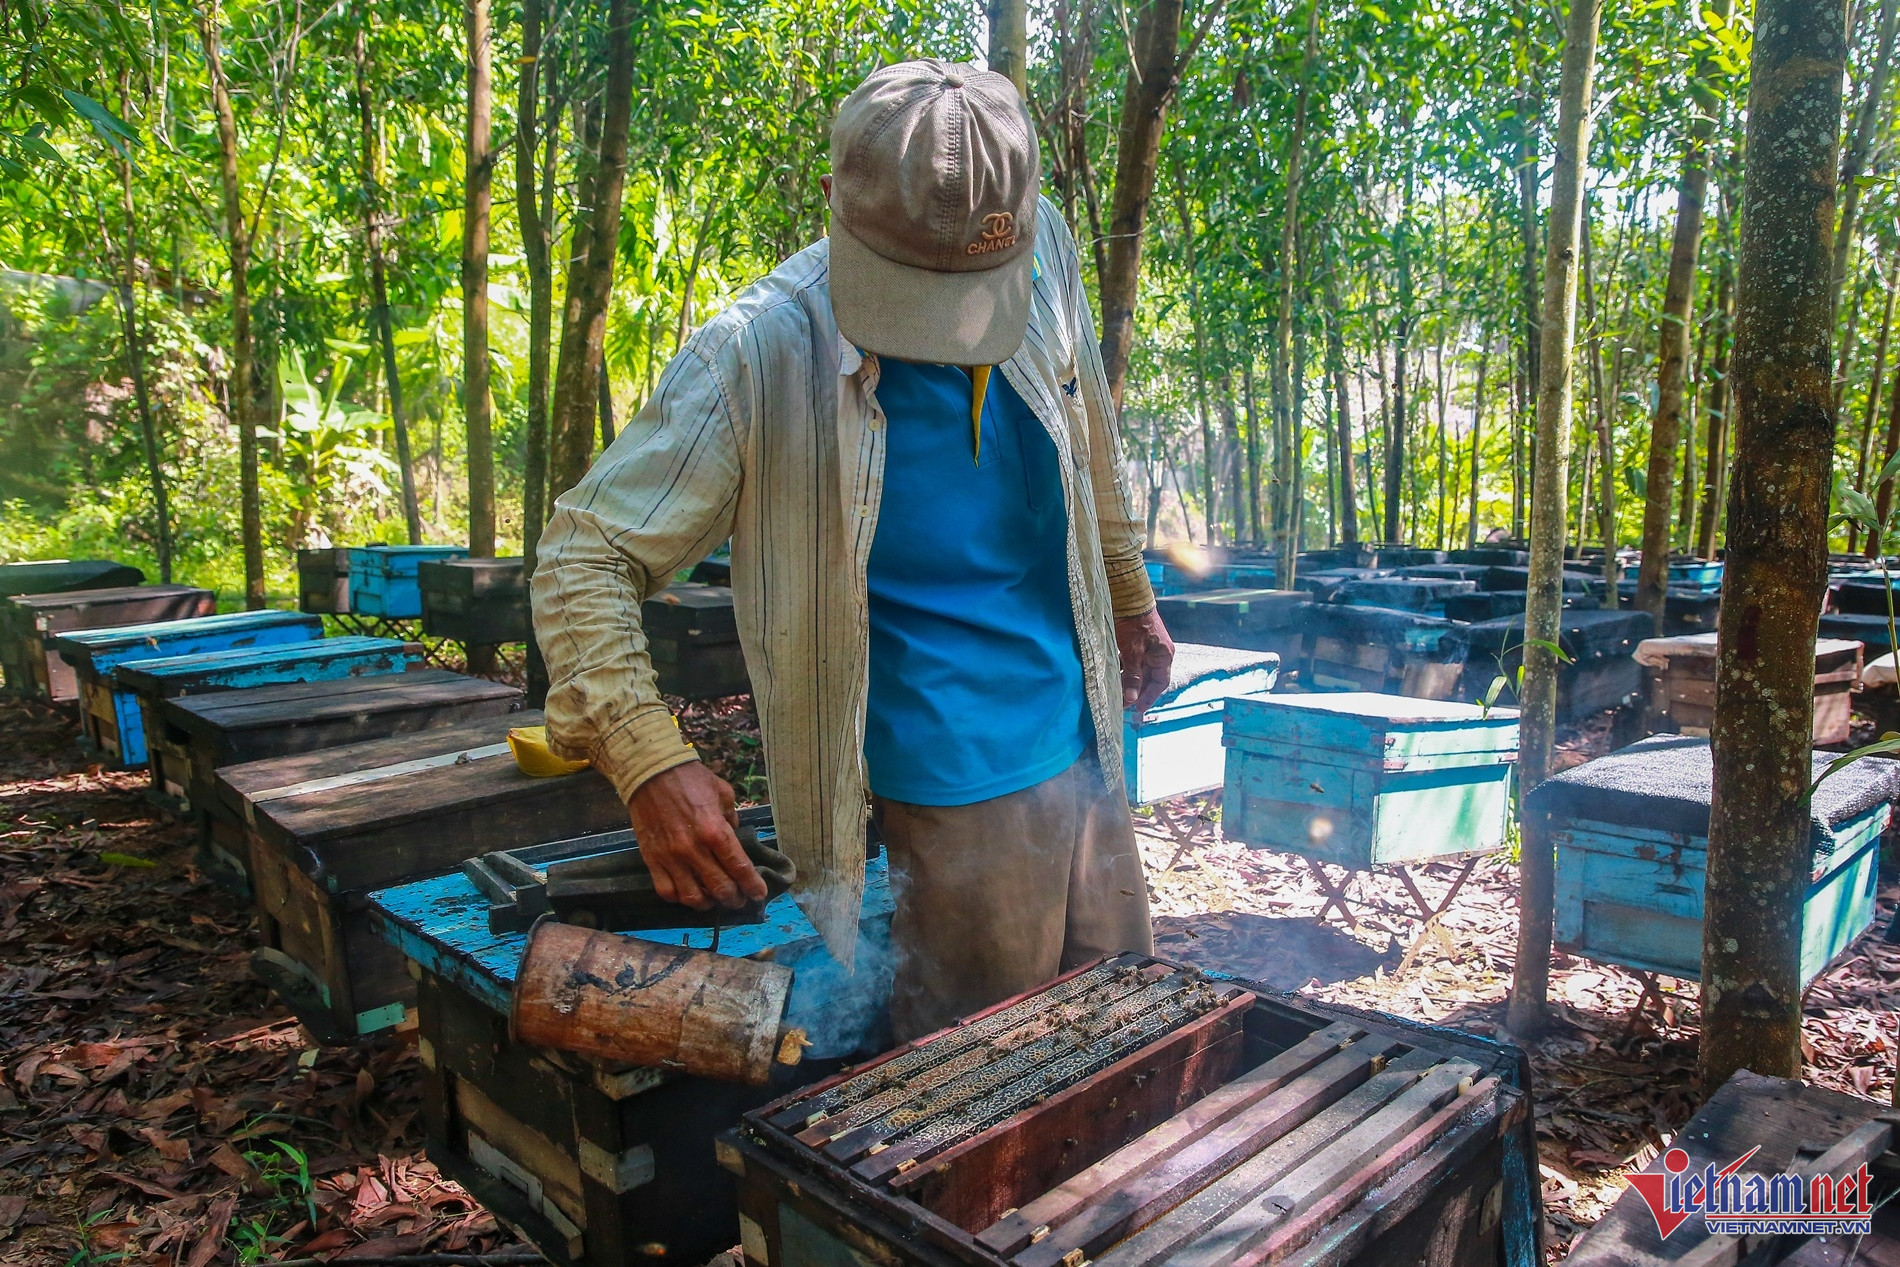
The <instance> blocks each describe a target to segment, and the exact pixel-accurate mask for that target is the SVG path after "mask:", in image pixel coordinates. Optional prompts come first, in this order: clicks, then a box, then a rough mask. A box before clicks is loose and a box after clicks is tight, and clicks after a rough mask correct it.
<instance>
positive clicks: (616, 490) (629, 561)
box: [532, 331, 742, 800]
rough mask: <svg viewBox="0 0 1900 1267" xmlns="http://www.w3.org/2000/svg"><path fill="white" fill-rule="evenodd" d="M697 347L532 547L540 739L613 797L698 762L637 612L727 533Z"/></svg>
mask: <svg viewBox="0 0 1900 1267" xmlns="http://www.w3.org/2000/svg"><path fill="white" fill-rule="evenodd" d="M701 333H702V334H704V333H705V332H704V331H702V332H701ZM705 346H706V341H704V340H702V339H700V338H699V337H697V336H696V337H695V338H694V339H693V340H691V341H689V342H688V344H687V346H686V347H685V348H684V349H682V350H681V352H680V354H679V355H678V356H676V357H674V358H673V361H672V362H671V363H670V364H669V365H668V366H667V367H666V370H665V372H664V373H663V374H662V375H661V376H660V382H659V385H658V387H657V388H656V390H655V391H654V393H653V396H652V397H651V398H650V399H649V400H648V401H647V403H646V406H645V407H644V408H643V409H641V411H640V413H639V414H638V415H637V416H636V417H635V418H633V419H632V420H631V421H630V422H629V423H628V425H627V428H626V430H625V431H624V432H622V434H621V436H620V438H619V439H618V440H616V441H615V442H614V443H613V445H612V446H611V447H610V448H609V449H608V450H607V451H606V452H605V453H604V454H602V455H601V456H600V458H599V459H598V460H597V461H596V462H595V463H594V465H593V468H592V469H591V470H589V471H588V472H587V474H586V476H584V477H583V478H582V480H581V482H580V483H579V484H577V485H575V486H574V488H572V489H571V490H569V491H568V492H567V493H565V494H563V495H562V496H561V497H559V498H558V499H556V501H555V509H554V516H553V518H552V519H551V520H550V521H549V523H548V526H547V530H546V531H545V532H544V533H543V534H542V537H541V541H540V545H539V548H538V550H537V551H536V563H535V570H534V580H533V583H532V595H533V604H534V632H535V638H536V640H537V641H538V642H539V644H540V647H541V654H542V657H543V659H544V660H545V661H546V663H547V670H548V682H549V690H548V699H547V727H548V740H549V744H550V746H551V747H552V748H553V749H554V751H555V752H557V753H559V754H560V755H562V756H565V757H571V758H586V759H588V760H591V761H592V762H593V763H594V766H595V768H596V769H598V770H600V771H601V773H603V774H605V775H606V776H607V777H608V778H609V779H610V780H612V781H613V784H614V787H615V789H616V790H617V791H618V792H619V793H620V797H621V799H622V800H626V799H628V798H630V797H631V796H632V795H633V793H634V790H635V789H636V788H638V787H639V786H640V785H641V784H642V783H644V782H646V781H647V780H648V779H650V778H652V777H653V776H654V775H656V774H659V773H661V772H663V771H665V770H669V769H671V768H673V767H674V766H677V765H683V764H685V763H686V762H688V761H692V760H695V759H696V756H695V753H694V751H693V749H692V747H691V746H690V745H689V744H687V743H686V741H685V740H684V739H683V738H682V737H681V736H680V733H679V727H678V724H677V723H676V722H675V721H674V719H673V716H672V714H671V713H670V712H669V711H668V709H667V707H666V702H665V701H664V700H663V699H661V697H660V693H659V687H658V683H657V681H656V678H655V676H654V671H653V663H652V659H651V657H650V656H649V654H648V650H647V636H646V631H645V630H644V629H643V628H642V627H641V622H640V605H641V603H642V602H644V601H645V600H646V599H647V598H648V597H649V596H650V595H652V594H654V593H655V592H657V591H658V590H661V589H663V588H665V586H666V585H667V584H668V583H669V582H670V581H671V580H672V578H673V574H674V573H675V572H676V571H677V570H679V569H680V568H681V567H682V566H685V565H686V564H688V563H692V562H696V561H697V560H699V559H701V558H704V557H705V556H706V554H708V553H709V552H710V551H711V550H713V549H714V548H715V547H716V546H718V545H719V543H720V542H722V541H724V540H725V539H726V538H727V537H728V536H730V535H731V532H732V520H733V515H734V510H735V507H736V506H737V503H738V495H739V485H740V479H741V470H742V467H741V462H740V446H739V440H738V435H739V430H738V427H737V425H736V422H735V419H734V417H733V413H732V407H731V403H730V396H729V394H728V392H727V391H726V389H725V386H724V383H725V376H724V375H723V374H722V373H721V367H720V366H719V365H718V363H717V362H716V360H715V359H713V358H711V357H709V356H708V355H707V354H706V352H705V350H704V349H705ZM730 347H731V344H730V342H727V343H725V344H724V345H723V350H729V349H730Z"/></svg>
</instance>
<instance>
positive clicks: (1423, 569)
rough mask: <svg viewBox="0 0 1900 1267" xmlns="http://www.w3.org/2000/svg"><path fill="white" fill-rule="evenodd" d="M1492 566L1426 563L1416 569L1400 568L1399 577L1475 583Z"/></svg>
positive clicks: (1480, 579)
mask: <svg viewBox="0 0 1900 1267" xmlns="http://www.w3.org/2000/svg"><path fill="white" fill-rule="evenodd" d="M1492 566H1493V565H1490V564H1484V563H1426V564H1421V565H1420V566H1418V567H1409V568H1401V569H1400V570H1399V575H1400V576H1406V577H1417V578H1421V579H1425V580H1440V581H1472V582H1477V581H1482V580H1483V579H1484V574H1485V573H1486V572H1488V571H1490V570H1491V567H1492Z"/></svg>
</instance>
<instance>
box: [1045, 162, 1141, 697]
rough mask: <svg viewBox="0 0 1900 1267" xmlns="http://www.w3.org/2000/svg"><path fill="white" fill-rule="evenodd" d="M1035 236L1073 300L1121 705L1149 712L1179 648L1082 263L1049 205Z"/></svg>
mask: <svg viewBox="0 0 1900 1267" xmlns="http://www.w3.org/2000/svg"><path fill="white" fill-rule="evenodd" d="M1043 206H1044V208H1045V209H1046V210H1045V212H1044V214H1043V215H1042V218H1041V222H1040V224H1039V226H1038V231H1039V232H1043V233H1050V234H1052V235H1054V237H1055V242H1054V243H1053V246H1054V249H1053V250H1050V251H1048V252H1047V253H1046V254H1045V256H1044V258H1045V259H1048V260H1052V261H1058V262H1056V263H1055V264H1054V266H1055V267H1057V268H1059V269H1060V270H1061V277H1062V289H1063V294H1064V295H1065V296H1066V297H1067V299H1068V304H1069V311H1070V314H1071V317H1070V320H1071V322H1072V324H1073V327H1074V330H1075V345H1076V347H1075V361H1076V376H1077V378H1079V379H1080V380H1081V381H1080V383H1079V388H1080V391H1081V394H1082V403H1083V405H1084V406H1085V407H1086V408H1087V410H1088V418H1089V482H1090V483H1091V484H1092V485H1093V487H1094V491H1095V522H1096V527H1097V531H1098V532H1099V533H1100V536H1101V541H1102V562H1103V565H1104V566H1105V567H1106V569H1107V572H1108V595H1109V602H1110V604H1111V606H1112V607H1113V608H1114V616H1115V644H1116V649H1117V650H1118V651H1119V652H1120V653H1121V662H1122V674H1121V677H1122V705H1123V706H1124V707H1126V708H1131V709H1133V710H1134V711H1135V712H1136V713H1142V712H1145V711H1146V710H1147V708H1148V706H1149V705H1150V704H1152V703H1154V702H1155V700H1156V698H1157V697H1159V696H1160V694H1161V692H1162V691H1164V690H1166V689H1167V687H1168V674H1169V671H1170V669H1171V668H1172V667H1173V664H1174V642H1173V640H1172V639H1170V638H1169V637H1168V631H1167V629H1166V628H1165V627H1164V626H1163V625H1162V623H1161V617H1160V616H1159V614H1157V613H1156V611H1155V596H1154V587H1153V586H1152V585H1150V584H1149V583H1148V567H1147V562H1146V561H1145V560H1144V559H1143V558H1142V556H1141V549H1142V547H1143V546H1144V545H1146V544H1147V540H1146V536H1147V534H1146V532H1145V531H1144V525H1143V524H1142V521H1141V517H1140V516H1139V515H1138V514H1137V513H1136V511H1135V506H1134V499H1133V497H1132V496H1130V494H1129V491H1128V477H1127V463H1126V462H1124V461H1123V459H1122V441H1121V428H1120V426H1118V425H1117V419H1116V413H1115V406H1114V402H1113V401H1112V400H1111V399H1110V398H1109V394H1108V375H1107V373H1106V371H1105V370H1104V369H1103V368H1102V345H1101V343H1100V342H1099V341H1098V340H1097V339H1096V337H1095V319H1094V317H1093V315H1092V314H1091V313H1090V311H1089V298H1088V291H1087V289H1086V288H1085V287H1084V286H1083V285H1082V266H1081V261H1080V260H1079V258H1078V257H1077V256H1076V253H1075V240H1074V239H1073V238H1072V237H1070V236H1069V229H1068V226H1067V225H1066V224H1064V223H1063V222H1062V217H1061V216H1060V215H1058V214H1055V212H1054V208H1053V206H1052V205H1051V204H1050V203H1049V201H1048V199H1046V198H1045V199H1044V200H1043Z"/></svg>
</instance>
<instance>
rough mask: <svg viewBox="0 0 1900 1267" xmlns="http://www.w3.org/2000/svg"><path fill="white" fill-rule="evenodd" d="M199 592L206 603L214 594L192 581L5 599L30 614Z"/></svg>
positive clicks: (185, 596) (184, 596) (130, 603)
mask: <svg viewBox="0 0 1900 1267" xmlns="http://www.w3.org/2000/svg"><path fill="white" fill-rule="evenodd" d="M194 595H196V596H200V597H202V598H203V599H204V600H205V601H206V602H207V603H209V602H211V601H213V600H214V599H215V598H216V595H214V594H213V593H212V592H211V591H210V590H207V589H199V588H197V587H196V586H192V585H122V586H115V587H113V588H111V589H96V590H66V591H63V592H61V593H58V594H21V595H18V596H17V597H14V598H10V599H8V600H6V601H7V602H9V603H11V604H12V605H13V606H14V607H16V608H18V609H19V610H21V611H24V612H27V613H29V615H37V614H48V613H53V612H75V611H84V610H87V609H89V608H100V609H104V608H111V607H125V606H143V605H147V604H155V603H162V602H164V601H165V600H167V599H173V600H177V599H188V598H190V597H192V596H194Z"/></svg>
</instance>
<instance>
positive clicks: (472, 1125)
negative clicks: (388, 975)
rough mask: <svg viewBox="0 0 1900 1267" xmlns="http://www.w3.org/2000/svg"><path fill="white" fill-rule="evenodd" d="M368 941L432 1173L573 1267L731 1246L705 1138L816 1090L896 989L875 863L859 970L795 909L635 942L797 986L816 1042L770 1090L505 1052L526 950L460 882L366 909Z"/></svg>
mask: <svg viewBox="0 0 1900 1267" xmlns="http://www.w3.org/2000/svg"><path fill="white" fill-rule="evenodd" d="M370 902H371V907H370V911H371V919H372V922H373V925H374V928H375V931H376V933H377V934H378V935H379V936H380V937H382V938H384V939H386V940H387V941H388V942H389V943H390V944H391V945H392V946H393V947H394V948H395V950H396V952H397V953H399V954H400V955H401V956H402V957H403V958H404V959H406V960H407V963H408V968H409V972H410V973H411V974H412V975H413V976H414V978H415V980H416V1008H417V1020H418V1029H419V1037H418V1047H419V1049H420V1052H421V1056H422V1066H423V1095H422V1106H423V1124H424V1130H425V1134H426V1142H427V1148H428V1154H429V1159H430V1160H431V1161H433V1162H434V1163H435V1164H436V1165H437V1166H438V1167H439V1168H440V1169H441V1170H442V1172H443V1173H444V1174H446V1175H448V1176H450V1177H451V1178H453V1179H455V1180H456V1182H458V1183H460V1184H461V1185H462V1186H463V1187H464V1188H466V1189H468V1190H469V1191H470V1192H471V1193H473V1194H475V1196H476V1197H477V1199H479V1200H480V1201H481V1202H482V1204H483V1205H484V1206H486V1207H487V1208H488V1209H489V1210H491V1211H493V1212H494V1213H495V1214H496V1216H497V1217H499V1218H500V1219H502V1220H503V1221H504V1222H505V1223H507V1224H508V1225H509V1226H510V1227H512V1228H514V1229H515V1230H516V1231H518V1232H519V1233H521V1234H522V1235H523V1236H524V1237H525V1238H526V1239H528V1240H530V1241H532V1242H533V1243H534V1244H535V1245H536V1246H538V1247H539V1248H540V1249H541V1251H542V1252H543V1253H545V1254H547V1255H548V1257H549V1258H551V1259H552V1260H553V1261H554V1262H557V1263H562V1264H567V1265H569V1267H626V1265H627V1264H639V1263H652V1264H660V1263H688V1264H691V1263H700V1262H704V1261H706V1260H707V1259H708V1258H710V1257H711V1256H712V1255H714V1254H716V1253H718V1252H719V1251H721V1250H723V1249H727V1248H729V1247H731V1246H732V1245H735V1244H737V1243H738V1240H739V1229H738V1224H737V1213H736V1209H735V1199H734V1184H733V1181H732V1178H731V1176H729V1175H728V1174H726V1172H725V1171H723V1170H722V1169H720V1168H719V1166H718V1164H717V1163H716V1161H715V1158H714V1152H713V1137H714V1136H715V1134H717V1133H718V1132H720V1131H722V1130H725V1129H727V1128H729V1127H730V1126H732V1125H733V1123H735V1122H736V1121H738V1119H739V1115H740V1114H741V1113H743V1112H745V1111H746V1110H747V1109H750V1108H754V1107H757V1106H758V1105H759V1104H761V1103H763V1102H765V1101H766V1100H768V1099H770V1098H772V1097H774V1096H777V1095H780V1094H783V1093H784V1092H785V1091H786V1090H789V1089H790V1088H791V1087H793V1086H796V1085H798V1084H799V1083H801V1082H805V1081H809V1080H811V1079H814V1078H817V1077H821V1076H824V1075H825V1074H827V1073H829V1072H831V1071H832V1070H834V1069H836V1068H837V1067H838V1063H839V1062H840V1061H841V1060H842V1059H843V1058H844V1057H846V1056H850V1055H852V1054H853V1053H854V1052H856V1051H858V1050H860V1049H864V1050H876V1047H874V1046H867V1044H869V1043H871V1042H872V1041H873V1040H874V1037H875V1035H876V1034H877V1033H878V1031H879V1029H880V1026H881V1019H880V1018H881V1013H882V1010H883V1003H884V999H885V997H886V996H887V995H888V993H889V989H890V975H891V967H892V962H893V961H892V958H891V953H890V919H891V909H892V903H891V897H890V888H889V882H888V876H887V872H886V867H885V863H884V860H883V859H882V858H877V859H873V860H872V861H871V863H870V864H869V866H868V868H867V872H866V877H865V892H864V908H863V915H862V917H861V920H860V924H859V929H860V932H859V942H858V948H857V954H856V961H857V968H856V971H854V972H850V973H847V972H846V971H845V969H844V968H843V967H842V966H841V965H840V964H839V963H838V962H837V961H836V960H834V959H833V958H832V957H831V956H830V955H829V954H828V953H826V951H825V949H824V945H823V943H822V942H821V941H820V940H819V938H818V935H817V933H816V931H815V930H814V929H813V928H812V926H811V924H810V922H809V921H807V920H806V919H805V917H804V916H803V915H802V914H801V913H800V912H799V909H798V907H797V905H796V904H795V903H794V902H793V900H792V899H791V897H790V896H784V897H779V898H776V899H774V900H773V901H772V902H770V903H769V904H767V906H766V909H765V919H764V921H763V922H762V923H757V924H740V925H734V926H730V927H726V928H722V929H719V930H717V931H716V932H715V930H713V929H711V928H706V927H700V928H669V929H665V930H654V931H650V932H644V933H639V934H635V935H637V936H640V937H643V938H645V939H647V940H652V941H661V942H665V943H667V944H670V945H689V946H695V947H700V948H705V947H708V946H712V947H713V948H715V949H716V950H717V951H718V952H719V953H720V954H723V955H733V956H740V957H746V956H750V957H760V958H770V959H771V960H772V961H773V962H775V963H778V964H781V965H783V966H785V967H787V968H790V969H791V970H792V974H793V975H792V989H791V994H790V997H789V998H788V1000H787V1003H786V1014H785V1023H786V1024H788V1025H795V1026H798V1027H801V1028H803V1029H805V1030H806V1032H807V1034H809V1035H810V1036H811V1037H812V1038H813V1039H814V1040H815V1042H816V1043H817V1045H816V1046H814V1047H812V1048H810V1049H809V1050H807V1052H806V1058H805V1062H804V1064H803V1065H801V1066H799V1067H798V1068H796V1069H783V1070H781V1071H780V1075H779V1076H780V1081H779V1082H778V1083H777V1084H776V1085H775V1086H774V1087H770V1088H754V1087H746V1086H738V1085H734V1084H731V1083H722V1082H715V1081H711V1080H709V1079H706V1078H698V1077H688V1076H685V1075H683V1074H678V1073H669V1072H667V1071H664V1070H659V1069H650V1068H633V1067H628V1066H624V1065H608V1064H602V1063H598V1062H594V1061H590V1060H587V1059H586V1058H583V1057H578V1056H571V1055H566V1054H563V1053H559V1052H552V1051H546V1050H542V1049H539V1048H531V1047H526V1046H523V1045H521V1044H518V1043H516V1042H514V1041H513V1040H512V1039H511V1038H510V1036H509V1030H508V1015H509V999H510V994H511V992H512V990H513V988H514V977H515V970H516V965H517V964H518V963H519V961H520V959H521V954H522V950H523V948H524V947H525V945H526V943H527V937H526V935H525V934H522V933H519V932H514V933H499V934H496V933H490V932H489V931H488V922H487V911H488V899H487V898H486V897H485V896H484V895H483V894H482V893H481V892H480V891H478V890H477V889H476V888H475V887H474V885H472V884H471V883H470V882H469V881H468V880H467V879H466V878H465V877H464V876H463V875H462V874H461V873H460V872H459V871H457V872H451V873H449V874H446V875H441V876H436V877H433V878H430V879H426V880H420V881H416V882H413V883H410V884H405V885H400V886H396V887H394V888H390V889H385V890H382V891H380V892H377V893H375V894H373V895H372V896H371V899H370Z"/></svg>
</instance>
